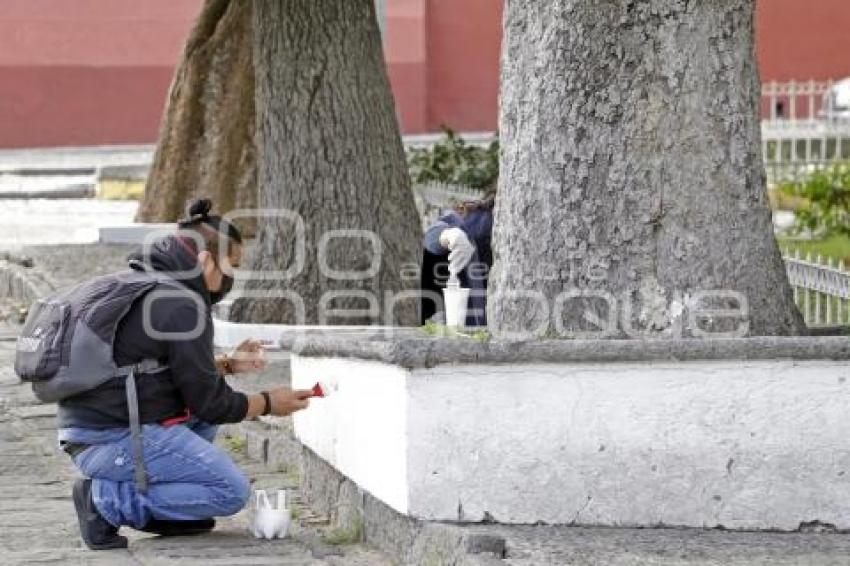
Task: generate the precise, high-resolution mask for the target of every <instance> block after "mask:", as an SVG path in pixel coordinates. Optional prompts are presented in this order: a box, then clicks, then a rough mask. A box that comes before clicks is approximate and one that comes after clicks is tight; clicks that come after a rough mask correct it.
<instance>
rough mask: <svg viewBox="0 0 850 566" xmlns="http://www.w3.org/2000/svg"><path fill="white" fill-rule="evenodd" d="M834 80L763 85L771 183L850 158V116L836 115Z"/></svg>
mask: <svg viewBox="0 0 850 566" xmlns="http://www.w3.org/2000/svg"><path fill="white" fill-rule="evenodd" d="M834 86H835V83H834V82H833V81H788V82H783V83H779V82H770V83H766V84H764V85H762V98H761V115H762V123H761V131H762V155H763V157H764V165H765V172H766V174H767V181H768V185H769V186H776V185H777V184H780V183H783V182H787V181H797V180H799V179H800V178H801V177H802V176H805V174H807V173H810V172H812V171H815V170H818V169H822V168H824V167H827V166H828V165H829V164H831V163H835V162H837V161H841V160H847V159H850V118H848V117H840V116H838V115H834V114H833V113H832V112H831V111H830V109H829V106H828V103H827V99H828V97H829V95H830V93H831V92H832V89H833V87H834Z"/></svg>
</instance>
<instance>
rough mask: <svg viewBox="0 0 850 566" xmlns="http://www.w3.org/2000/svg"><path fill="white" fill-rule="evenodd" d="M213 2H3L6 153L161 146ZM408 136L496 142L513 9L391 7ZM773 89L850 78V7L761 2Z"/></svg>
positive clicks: (449, 0)
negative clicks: (503, 48)
mask: <svg viewBox="0 0 850 566" xmlns="http://www.w3.org/2000/svg"><path fill="white" fill-rule="evenodd" d="M202 2H203V0H2V3H0V8H2V10H0V148H3V147H37V146H60V145H64V146H67V145H106V144H130V143H152V142H154V141H155V140H156V136H157V129H158V126H159V120H160V116H161V113H162V109H163V105H164V102H165V96H166V93H167V90H168V85H169V84H170V81H171V76H172V73H173V70H174V65H175V64H176V62H177V59H178V57H179V54H180V51H181V49H182V46H183V42H184V41H185V38H186V36H187V34H188V32H189V29H190V28H191V25H192V22H193V21H194V18H195V17H196V16H197V14H198V12H199V10H200V7H201V4H202ZM385 2H386V5H385V14H386V21H385V25H384V50H385V55H386V58H387V65H388V71H389V75H390V80H391V82H392V86H393V92H394V94H395V98H396V106H397V113H398V116H399V120H400V122H401V124H402V130H403V132H404V133H424V132H434V131H437V130H439V127H440V125H442V124H446V125H448V126H450V127H452V128H454V129H456V130H461V131H493V130H495V129H496V121H497V114H498V101H497V98H498V83H499V51H500V44H501V33H502V32H501V19H502V0H385ZM757 44H758V56H759V62H760V65H761V77H762V80H763V81H770V80H790V79H797V80H808V79H810V78H814V79H818V80H823V79H827V78H841V77H845V76H850V0H810V1H806V0H758V7H757Z"/></svg>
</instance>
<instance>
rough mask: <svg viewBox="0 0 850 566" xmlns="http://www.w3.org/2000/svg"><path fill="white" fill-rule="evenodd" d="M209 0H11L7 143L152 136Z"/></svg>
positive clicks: (0, 132)
mask: <svg viewBox="0 0 850 566" xmlns="http://www.w3.org/2000/svg"><path fill="white" fill-rule="evenodd" d="M201 3H202V0H3V1H2V5H0V8H2V11H0V148H9V147H45V146H67V145H106V144H132V143H151V142H153V141H155V140H156V136H157V130H158V128H159V120H160V116H161V114H162V109H163V104H164V102H165V96H166V93H167V91H168V86H169V84H170V82H171V76H172V74H173V70H174V65H175V64H176V62H177V60H178V57H179V55H180V51H181V50H182V48H183V43H184V41H185V39H186V36H187V34H188V32H189V29H190V28H191V25H192V22H193V21H194V18H195V17H196V16H197V13H198V11H199V8H200V6H201Z"/></svg>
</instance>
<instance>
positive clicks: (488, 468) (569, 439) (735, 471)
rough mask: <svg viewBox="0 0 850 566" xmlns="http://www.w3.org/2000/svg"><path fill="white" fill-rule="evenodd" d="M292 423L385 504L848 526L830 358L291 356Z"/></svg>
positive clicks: (433, 511)
mask: <svg viewBox="0 0 850 566" xmlns="http://www.w3.org/2000/svg"><path fill="white" fill-rule="evenodd" d="M292 375H293V386H294V387H309V386H312V385H313V383H315V382H316V381H317V380H323V381H329V382H331V383H333V384H336V385H337V386H338V391H337V392H336V393H335V394H334V395H333V396H332V397H330V398H327V399H317V400H314V401H313V403H312V404H311V407H310V408H309V410H307V411H303V412H300V413H298V414H297V415H296V416H295V431H296V434H297V436H298V438H299V439H300V440H301V441H302V442H303V443H304V444H305V445H306V446H308V447H310V448H311V449H312V450H314V451H315V452H316V453H317V454H318V455H319V456H321V457H322V458H324V459H325V460H327V461H328V462H329V463H330V464H332V465H333V466H335V467H336V468H337V469H338V470H339V471H340V472H342V473H343V474H344V475H346V476H348V477H349V478H351V479H352V480H353V481H355V482H356V483H357V484H359V485H360V486H361V487H362V488H364V489H366V490H368V491H369V492H370V493H372V494H373V495H374V496H376V497H378V498H379V499H381V500H382V501H384V502H386V503H387V504H389V505H390V506H392V507H393V508H394V509H395V510H397V511H399V512H401V513H406V514H409V515H410V516H413V517H416V518H420V519H431V520H446V521H480V520H482V519H484V518H485V517H490V518H492V519H494V520H496V521H500V522H506V523H534V522H538V521H542V522H546V523H558V524H566V523H572V524H583V525H624V526H625V525H627V526H654V525H661V524H663V525H680V526H691V527H715V526H720V525H722V526H724V527H726V528H732V529H783V530H792V529H796V528H797V527H798V526H799V525H800V523H801V522H804V521H813V520H819V521H822V522H825V523H831V524H834V525H835V526H837V527H839V528H842V529H847V528H850V384H848V378H850V366H848V364H847V362H846V361H842V360H830V359H823V360H817V359H813V360H794V359H783V360H769V359H767V360H765V359H760V360H734V361H723V360H689V361H674V360H658V361H645V360H644V361H641V360H636V361H630V362H619V363H618V362H610V361H593V362H587V363H573V362H563V363H534V362H526V363H518V364H508V363H501V364H475V363H467V364H450V363H447V364H441V365H436V366H435V367H414V368H407V367H403V366H400V365H397V364H393V363H388V362H386V361H381V360H374V359H373V360H363V359H357V358H356V357H351V356H349V357H334V356H315V355H313V356H305V355H300V354H298V353H295V354H293V356H292Z"/></svg>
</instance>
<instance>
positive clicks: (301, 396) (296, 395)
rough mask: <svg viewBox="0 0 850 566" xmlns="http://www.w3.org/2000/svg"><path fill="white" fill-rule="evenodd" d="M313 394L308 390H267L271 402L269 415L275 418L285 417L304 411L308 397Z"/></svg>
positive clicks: (282, 388) (279, 388) (308, 400)
mask: <svg viewBox="0 0 850 566" xmlns="http://www.w3.org/2000/svg"><path fill="white" fill-rule="evenodd" d="M312 394H313V392H312V391H311V390H309V389H289V388H288V387H278V388H277V389H271V390H269V399H270V400H271V402H272V411H271V414H272V415H275V416H277V417H285V416H287V415H291V414H292V413H294V412H296V411H300V410H302V409H306V408H307V406H308V405H309V404H310V396H311V395H312Z"/></svg>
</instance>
